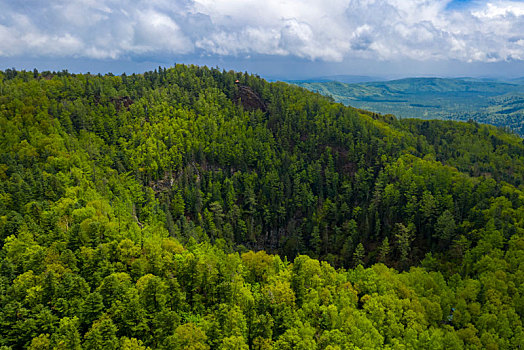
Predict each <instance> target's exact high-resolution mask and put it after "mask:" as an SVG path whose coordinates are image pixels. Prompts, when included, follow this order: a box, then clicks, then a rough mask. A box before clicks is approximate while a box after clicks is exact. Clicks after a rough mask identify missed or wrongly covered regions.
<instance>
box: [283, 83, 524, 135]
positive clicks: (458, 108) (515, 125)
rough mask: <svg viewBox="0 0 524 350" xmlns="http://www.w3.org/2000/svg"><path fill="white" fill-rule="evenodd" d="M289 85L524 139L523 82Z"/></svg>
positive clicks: (345, 100)
mask: <svg viewBox="0 0 524 350" xmlns="http://www.w3.org/2000/svg"><path fill="white" fill-rule="evenodd" d="M336 79H338V77H334V79H331V80H330V81H327V80H326V81H308V80H303V81H293V82H292V83H294V84H297V85H299V86H302V87H304V88H306V89H309V90H311V91H317V92H320V93H322V94H324V95H326V96H331V97H333V98H334V99H335V101H337V102H342V103H344V104H348V105H351V106H353V107H358V108H362V109H366V110H370V111H374V112H377V113H383V114H388V113H391V114H394V115H396V116H399V117H402V118H423V119H444V120H459V121H468V120H469V119H472V120H474V121H476V122H479V123H486V124H491V125H495V126H498V127H501V128H506V129H507V130H511V131H512V132H515V133H517V134H519V135H521V136H524V80H523V79H513V80H509V81H499V80H490V79H473V78H407V79H400V80H391V81H374V82H362V83H351V84H347V83H343V82H341V81H342V80H340V81H334V80H336Z"/></svg>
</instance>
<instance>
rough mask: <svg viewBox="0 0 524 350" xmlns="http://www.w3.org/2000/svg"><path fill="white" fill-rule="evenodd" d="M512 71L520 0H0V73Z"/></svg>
mask: <svg viewBox="0 0 524 350" xmlns="http://www.w3.org/2000/svg"><path fill="white" fill-rule="evenodd" d="M175 63H188V64H191V63H193V64H198V65H207V66H212V67H220V68H224V69H234V70H238V71H248V72H250V73H256V74H259V75H261V76H263V77H266V78H269V79H307V78H312V77H320V76H331V75H367V76H373V77H384V78H395V77H405V76H476V77H502V78H512V77H522V76H524V1H522V0H521V1H516V0H511V1H510V0H301V1H299V0H118V1H117V0H0V69H2V70H3V69H7V68H11V67H14V68H16V69H26V70H28V69H31V70H32V69H33V68H37V69H38V70H40V71H42V70H63V69H67V70H69V71H70V72H91V73H98V72H100V73H106V72H112V73H115V74H120V73H122V72H126V73H133V72H137V73H139V72H143V71H146V70H151V69H154V68H156V67H158V66H163V67H164V66H167V67H169V66H172V65H173V64H175Z"/></svg>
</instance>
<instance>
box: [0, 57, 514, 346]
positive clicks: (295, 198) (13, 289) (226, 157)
mask: <svg viewBox="0 0 524 350" xmlns="http://www.w3.org/2000/svg"><path fill="white" fill-rule="evenodd" d="M523 191H524V143H523V140H522V139H521V138H520V137H518V136H516V135H512V134H508V133H506V132H504V131H503V130H501V129H497V128H495V127H492V126H488V125H481V124H478V123H475V122H469V123H464V122H451V121H437V120H432V121H428V120H425V121H422V120H416V119H403V120H398V119H397V118H395V117H394V116H391V115H386V116H383V115H379V114H375V113H371V112H367V111H363V110H359V109H354V108H351V107H346V106H343V105H342V104H338V103H334V102H333V101H332V100H330V99H329V98H326V97H323V96H321V95H319V94H315V93H312V92H309V91H306V90H305V89H302V88H299V87H296V86H291V85H288V84H285V83H280V82H276V83H268V82H266V81H265V80H263V79H261V78H259V77H258V76H255V75H249V74H247V73H237V72H233V71H229V72H226V71H223V70H219V69H217V68H207V67H198V66H187V65H175V66H174V67H172V68H169V69H166V68H162V67H159V68H158V69H157V70H155V71H152V72H146V73H144V74H133V75H125V74H123V75H121V76H114V75H112V74H107V75H100V74H99V75H91V74H70V73H68V72H67V71H62V72H38V71H36V70H35V71H32V72H27V71H16V70H14V69H8V70H6V71H4V72H0V349H2V350H6V349H21V348H29V349H55V348H60V349H63V348H67V349H148V348H150V349H233V348H234V349H331V350H333V349H378V348H380V349H412V348H413V349H477V348H486V349H514V348H518V347H519V346H521V345H522V344H524V334H523V330H522V319H523V314H524V268H523V267H522V262H523V261H524V193H523Z"/></svg>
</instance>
